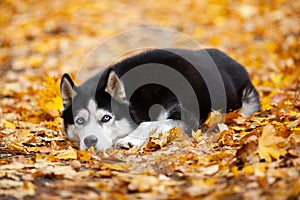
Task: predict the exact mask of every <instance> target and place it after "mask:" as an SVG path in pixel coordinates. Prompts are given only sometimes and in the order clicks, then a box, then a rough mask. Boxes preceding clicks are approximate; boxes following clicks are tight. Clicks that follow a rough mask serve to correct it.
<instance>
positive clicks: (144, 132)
mask: <svg viewBox="0 0 300 200" xmlns="http://www.w3.org/2000/svg"><path fill="white" fill-rule="evenodd" d="M172 128H183V124H182V123H181V121H177V120H171V119H167V120H162V121H150V122H143V123H141V124H140V125H139V126H138V127H137V128H136V129H135V130H134V131H132V132H131V133H130V134H129V135H127V136H126V137H124V138H121V139H119V140H117V141H116V143H115V147H118V148H126V149H129V148H131V147H132V146H138V147H140V146H142V145H143V144H144V143H145V142H146V141H147V139H148V138H149V134H150V133H151V135H152V136H157V135H158V134H160V133H165V132H167V131H169V130H170V129H172Z"/></svg>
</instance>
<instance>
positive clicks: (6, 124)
mask: <svg viewBox="0 0 300 200" xmlns="http://www.w3.org/2000/svg"><path fill="white" fill-rule="evenodd" d="M0 122H1V123H2V124H3V125H4V127H5V128H11V129H16V125H15V124H13V123H11V122H9V121H7V120H5V119H1V121H0Z"/></svg>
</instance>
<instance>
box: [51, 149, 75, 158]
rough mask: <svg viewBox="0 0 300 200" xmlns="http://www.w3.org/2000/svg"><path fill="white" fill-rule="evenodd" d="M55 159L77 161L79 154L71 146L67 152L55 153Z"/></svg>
mask: <svg viewBox="0 0 300 200" xmlns="http://www.w3.org/2000/svg"><path fill="white" fill-rule="evenodd" d="M55 157H56V158H58V159H60V160H62V159H63V160H67V159H77V152H76V150H75V149H73V148H72V147H71V146H69V148H68V149H67V150H62V151H57V152H55Z"/></svg>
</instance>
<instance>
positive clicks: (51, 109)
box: [0, 0, 300, 199]
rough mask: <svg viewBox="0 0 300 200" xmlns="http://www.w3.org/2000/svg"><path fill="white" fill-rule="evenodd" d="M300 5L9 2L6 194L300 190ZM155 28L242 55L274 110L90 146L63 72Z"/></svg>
mask: <svg viewBox="0 0 300 200" xmlns="http://www.w3.org/2000/svg"><path fill="white" fill-rule="evenodd" d="M299 10H300V1H293V0H289V1H281V0H275V1H259V0H254V1H218V0H207V1H196V0H195V1H193V0H190V1H186V0H179V1H176V2H173V3H170V1H167V0H160V1H159V2H157V3H153V2H151V1H142V2H140V1H130V0H121V1H108V0H103V1H96V0H80V1H79V0H74V1H60V0H52V1H38V0H31V1H22V0H14V1H9V0H3V1H1V2H0V13H1V14H0V85H1V86H0V105H1V107H0V199H299V198H300V178H299V175H300V26H299V24H300V12H299ZM145 27H162V28H169V29H171V30H176V31H178V32H180V33H183V34H185V35H187V36H188V37H190V38H193V40H194V41H196V42H197V43H199V44H200V45H201V46H202V47H213V48H218V49H221V50H222V51H224V52H226V53H227V54H229V55H230V56H232V57H233V58H234V59H236V60H237V61H238V62H240V63H241V64H242V65H244V66H245V67H246V69H247V71H248V72H249V75H250V77H251V80H252V81H253V83H254V85H255V86H256V88H257V90H258V91H259V94H260V97H261V105H262V110H261V111H260V112H258V113H255V114H254V115H253V116H251V117H250V118H248V119H247V118H245V116H243V115H241V114H239V113H237V112H233V113H230V114H228V115H227V116H226V119H225V124H226V126H227V130H224V131H222V132H215V133H212V134H208V135H205V134H203V133H202V132H201V131H196V132H194V134H193V137H192V138H189V137H187V136H186V135H182V134H180V133H179V131H178V130H177V129H173V130H171V131H169V132H167V133H165V134H164V135H162V136H159V138H150V139H149V141H147V143H146V144H145V145H144V146H143V147H142V148H135V147H134V148H132V149H129V150H124V149H116V148H111V149H108V150H105V151H100V152H95V151H94V150H93V149H90V150H88V151H83V150H79V148H78V144H75V143H73V142H71V141H69V140H67V139H66V137H65V134H64V132H63V126H62V119H61V118H60V114H61V113H60V110H61V108H62V103H61V97H60V92H59V84H60V77H61V76H62V74H63V73H65V72H67V73H71V74H72V75H73V77H76V75H77V74H78V73H79V72H80V70H81V69H80V67H81V66H82V63H84V61H85V59H86V57H87V55H88V54H89V52H91V50H93V49H94V48H95V47H97V45H99V44H100V43H101V42H103V41H106V40H108V39H109V38H112V37H116V34H120V33H122V32H124V31H128V30H132V29H134V28H145ZM139 37H140V38H139ZM137 40H140V41H143V40H144V38H142V36H137V38H129V39H128V40H126V43H129V44H133V43H134V42H136V41H137ZM170 40H171V39H170ZM123 42H125V41H124V39H122V40H121V42H119V43H118V42H117V43H113V44H112V46H113V47H107V50H109V51H112V52H115V51H116V52H117V51H119V49H124V48H126V47H127V46H126V45H125V47H124V43H123ZM168 42H171V43H172V41H168ZM171 43H170V44H171ZM165 44H168V43H165ZM172 44H173V43H172ZM177 45H178V47H181V45H182V44H177ZM166 47H170V46H166ZM131 50H132V49H128V51H131ZM101 56H103V59H104V57H105V55H100V57H101ZM119 56H120V55H119ZM99 59H100V60H101V59H102V57H101V58H99ZM104 67H105V66H100V67H99V70H100V69H103V68H104ZM215 114H216V113H215ZM215 118H217V117H216V116H215V115H214V117H211V121H212V120H213V119H215Z"/></svg>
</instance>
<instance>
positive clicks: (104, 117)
mask: <svg viewBox="0 0 300 200" xmlns="http://www.w3.org/2000/svg"><path fill="white" fill-rule="evenodd" d="M110 119H111V116H109V115H104V116H103V117H102V119H101V122H108V121H109V120H110Z"/></svg>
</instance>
